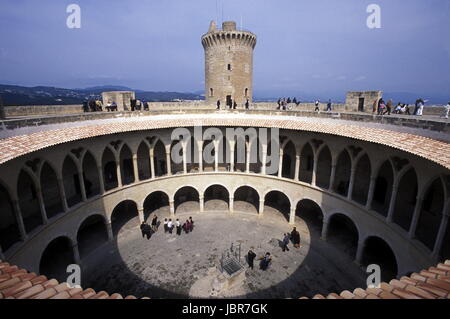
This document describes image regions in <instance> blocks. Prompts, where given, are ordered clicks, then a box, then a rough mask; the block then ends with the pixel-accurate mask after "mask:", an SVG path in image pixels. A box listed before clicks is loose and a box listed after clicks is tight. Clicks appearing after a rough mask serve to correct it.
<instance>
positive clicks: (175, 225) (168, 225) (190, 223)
mask: <svg viewBox="0 0 450 319" xmlns="http://www.w3.org/2000/svg"><path fill="white" fill-rule="evenodd" d="M160 224H161V222H160V221H158V216H156V215H154V216H153V218H152V222H151V224H150V225H149V224H147V222H146V221H145V220H144V221H143V222H142V224H141V226H140V228H141V232H142V237H147V239H150V238H151V237H152V235H153V234H154V233H156V231H157V230H158V228H159V225H160ZM174 229H175V230H176V234H177V235H178V236H180V235H181V232H182V230H184V232H185V233H186V234H188V233H190V232H192V231H193V230H194V220H193V219H192V217H189V219H186V222H185V223H184V224H183V225H181V223H180V220H179V219H178V218H177V219H176V220H175V222H173V221H172V219H171V218H169V219H167V218H165V219H164V233H169V234H172V233H173V230H174Z"/></svg>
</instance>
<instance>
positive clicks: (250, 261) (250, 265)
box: [247, 249, 256, 269]
mask: <svg viewBox="0 0 450 319" xmlns="http://www.w3.org/2000/svg"><path fill="white" fill-rule="evenodd" d="M255 257H256V254H255V253H254V252H253V251H252V250H251V249H250V250H249V251H248V253H247V263H248V268H251V269H253V261H254V260H255Z"/></svg>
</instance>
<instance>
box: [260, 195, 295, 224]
mask: <svg viewBox="0 0 450 319" xmlns="http://www.w3.org/2000/svg"><path fill="white" fill-rule="evenodd" d="M264 206H268V207H269V208H271V210H272V212H275V213H281V214H282V215H283V216H284V217H285V218H286V220H287V221H289V219H290V215H291V200H290V198H289V197H288V196H287V195H286V194H285V193H283V192H282V191H278V190H272V191H269V192H267V193H266V194H265V195H264ZM264 211H265V212H266V211H267V209H266V208H264Z"/></svg>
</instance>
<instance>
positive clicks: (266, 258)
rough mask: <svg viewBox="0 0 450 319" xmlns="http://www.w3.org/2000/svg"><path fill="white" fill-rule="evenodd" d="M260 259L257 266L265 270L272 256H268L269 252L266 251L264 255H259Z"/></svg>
mask: <svg viewBox="0 0 450 319" xmlns="http://www.w3.org/2000/svg"><path fill="white" fill-rule="evenodd" d="M260 260H261V262H260V264H259V268H261V270H266V269H267V268H268V267H269V264H270V262H271V261H272V257H270V253H269V252H268V253H266V255H265V256H264V257H261V258H260Z"/></svg>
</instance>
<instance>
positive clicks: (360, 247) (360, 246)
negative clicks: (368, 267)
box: [355, 240, 364, 265]
mask: <svg viewBox="0 0 450 319" xmlns="http://www.w3.org/2000/svg"><path fill="white" fill-rule="evenodd" d="M363 252H364V241H362V240H359V241H358V248H357V249H356V257H355V263H356V264H358V265H361V260H362V256H363Z"/></svg>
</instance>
